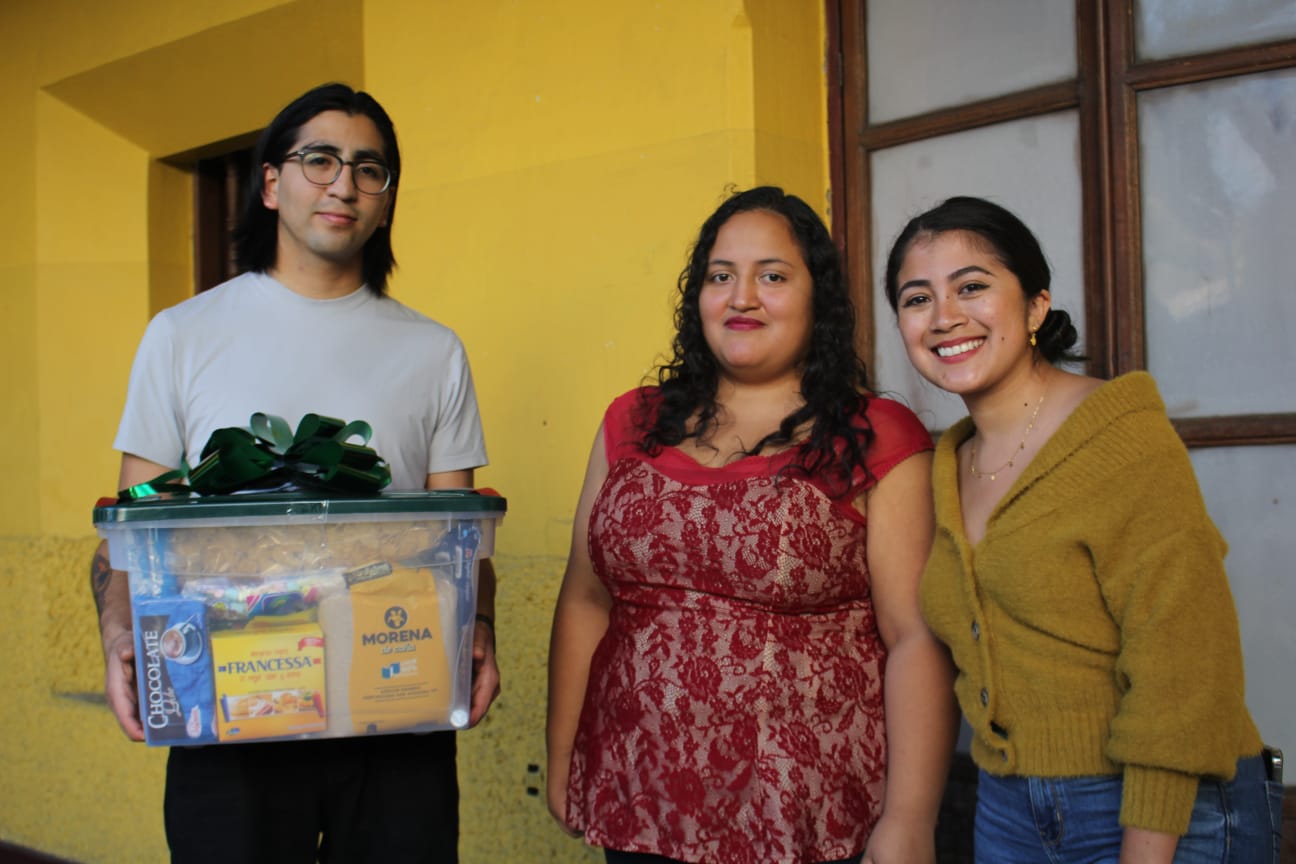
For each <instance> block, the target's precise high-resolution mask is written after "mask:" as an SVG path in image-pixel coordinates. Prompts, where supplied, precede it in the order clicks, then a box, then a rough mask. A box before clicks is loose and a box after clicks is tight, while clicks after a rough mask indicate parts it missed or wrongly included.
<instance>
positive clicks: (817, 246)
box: [640, 186, 873, 495]
mask: <svg viewBox="0 0 1296 864" xmlns="http://www.w3.org/2000/svg"><path fill="white" fill-rule="evenodd" d="M752 210H765V211H768V212H770V213H774V214H777V215H779V216H781V217H783V219H785V220H786V221H787V223H788V226H789V227H790V228H791V229H792V235H793V236H794V237H795V238H796V241H797V245H798V246H799V247H800V249H801V256H802V258H804V259H805V263H806V267H807V269H809V271H810V276H811V278H812V280H813V286H814V287H813V301H812V331H811V338H810V349H809V353H808V354H807V355H806V357H805V360H804V363H803V366H802V371H801V395H802V397H803V398H804V399H805V405H804V406H802V407H801V408H799V409H798V410H796V411H794V412H793V413H791V414H789V415H788V416H786V417H784V418H783V420H782V422H781V423H780V424H779V427H778V429H776V430H774V431H773V432H771V433H770V434H768V435H766V436H765V437H764V438H762V439H761V440H760V441H758V442H757V443H756V445H755V446H754V447H752V449H751V450H749V451H747V453H748V455H751V454H755V453H760V452H761V451H762V450H764V449H765V448H766V447H781V446H785V445H788V444H791V443H792V442H793V439H794V437H795V436H796V431H797V429H798V428H799V427H801V426H802V425H803V424H805V423H807V422H809V423H810V424H811V425H810V431H809V435H808V437H807V438H806V440H805V441H804V443H803V446H801V448H800V449H799V454H798V455H799V458H798V459H797V460H796V462H795V463H794V465H793V466H792V468H793V470H795V471H797V472H798V473H801V474H804V475H805V476H816V477H821V478H823V479H824V480H825V481H826V482H827V483H828V486H829V488H830V489H831V490H832V491H833V493H834V494H840V495H844V494H846V493H847V492H848V491H849V490H850V488H851V478H852V477H853V476H854V474H855V471H856V470H857V469H862V470H863V471H864V472H865V476H867V471H868V469H867V468H865V464H864V454H865V451H866V450H867V449H868V445H869V443H870V442H871V440H872V437H873V432H872V428H871V427H870V426H868V424H867V421H865V422H864V424H863V426H862V427H861V425H860V424H859V421H858V420H857V418H861V417H862V416H863V414H864V410H865V408H866V406H867V405H868V374H867V370H866V369H865V366H864V361H863V360H861V359H860V357H859V355H858V354H856V352H855V306H854V304H853V303H851V299H850V294H849V292H848V290H847V287H846V281H845V278H844V276H843V272H842V266H841V257H840V255H839V254H838V252H837V247H836V245H834V244H833V241H832V237H831V236H829V234H828V229H827V228H826V227H824V224H823V222H822V221H821V220H820V218H819V216H818V215H817V214H816V213H815V212H814V210H812V209H810V207H809V205H807V204H806V203H805V202H804V201H802V200H801V199H800V198H798V197H796V196H795V195H788V194H787V193H785V192H784V191H783V190H782V189H780V188H778V187H775V186H760V187H758V188H755V189H749V190H747V191H746V192H737V193H734V194H733V195H731V196H730V197H729V198H728V199H727V200H726V201H725V202H724V203H723V204H721V205H720V207H719V209H717V210H716V211H715V212H714V213H712V214H711V216H710V218H708V219H707V220H706V222H704V223H703V224H702V229H701V231H699V232H698V236H697V240H696V241H695V242H694V243H693V247H692V249H691V251H690V253H689V259H688V264H687V265H686V266H685V268H684V270H683V272H681V273H680V276H679V292H680V293H679V302H678V304H677V305H676V307H675V339H674V342H673V345H672V348H673V353H674V356H673V358H672V359H671V360H670V361H669V362H667V363H664V364H662V365H661V366H659V367H658V369H657V381H658V384H659V398H658V399H657V400H656V402H655V404H654V405H653V406H652V407H651V408H650V407H649V406H648V405H647V403H646V401H645V403H644V404H643V405H642V406H641V414H640V416H641V417H645V418H646V417H652V416H654V412H655V420H654V421H653V422H652V425H651V426H648V425H647V424H646V423H645V424H644V426H645V427H646V428H645V429H644V433H643V437H642V439H641V440H640V446H641V447H642V448H643V449H644V450H645V451H646V452H649V453H657V452H659V451H660V450H661V448H662V447H674V446H676V445H678V444H680V443H681V442H683V441H684V440H685V439H688V438H693V439H696V440H697V441H699V442H706V441H707V439H708V437H709V435H710V434H711V433H712V432H714V431H715V426H716V411H717V405H716V401H715V397H716V389H717V386H718V385H719V380H720V367H719V364H718V363H717V362H716V359H715V355H713V354H712V353H711V349H710V348H709V347H708V346H707V343H706V338H705V336H704V335H703V332H702V316H701V312H700V310H699V308H698V299H699V295H700V294H701V292H702V286H703V284H704V282H705V280H706V273H707V263H708V260H709V259H710V256H711V249H712V248H713V247H714V246H715V242H716V236H717V235H718V234H719V233H720V228H721V227H722V226H723V225H724V224H725V223H726V222H728V221H729V220H730V219H731V218H732V217H733V216H735V215H737V214H738V213H745V212H748V211H752ZM690 422H691V425H690Z"/></svg>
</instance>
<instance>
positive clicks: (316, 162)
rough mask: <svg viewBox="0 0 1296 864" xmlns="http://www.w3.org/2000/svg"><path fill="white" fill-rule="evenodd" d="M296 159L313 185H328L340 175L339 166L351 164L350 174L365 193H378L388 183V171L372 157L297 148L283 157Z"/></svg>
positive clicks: (384, 188) (340, 167)
mask: <svg viewBox="0 0 1296 864" xmlns="http://www.w3.org/2000/svg"><path fill="white" fill-rule="evenodd" d="M289 159H297V160H299V161H300V162H301V167H302V174H303V175H304V176H305V177H306V179H307V180H309V181H310V182H312V183H314V184H315V185H316V186H332V185H333V183H334V182H335V181H336V180H337V178H338V177H340V176H341V175H342V166H343V165H350V166H351V177H352V179H353V180H354V181H355V185H356V188H357V189H359V190H360V191H361V192H363V193H365V194H366V195H381V194H382V193H384V192H386V191H387V187H389V186H391V182H392V172H391V169H390V168H388V167H387V166H386V165H384V164H383V163H381V162H376V161H374V160H372V159H356V160H355V161H348V160H346V159H343V158H342V157H340V156H337V155H335V154H333V153H330V152H328V151H327V150H298V151H296V152H295V153H289V154H288V155H286V156H284V161H285V162H286V161H288V160H289Z"/></svg>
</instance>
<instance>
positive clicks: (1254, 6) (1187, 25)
mask: <svg viewBox="0 0 1296 864" xmlns="http://www.w3.org/2000/svg"><path fill="white" fill-rule="evenodd" d="M1136 5H1137V7H1138V11H1137V12H1136V15H1135V28H1136V30H1137V31H1138V35H1137V52H1138V57H1139V59H1140V60H1156V59H1158V58H1161V57H1173V56H1176V55H1179V54H1194V53H1198V52H1202V51H1213V50H1215V49H1217V48H1230V47H1233V46H1235V45H1245V44H1252V43H1256V42H1269V41H1272V40H1275V39H1286V38H1290V37H1292V36H1296V3H1293V2H1292V0H1139V2H1138V3H1137V4H1136Z"/></svg>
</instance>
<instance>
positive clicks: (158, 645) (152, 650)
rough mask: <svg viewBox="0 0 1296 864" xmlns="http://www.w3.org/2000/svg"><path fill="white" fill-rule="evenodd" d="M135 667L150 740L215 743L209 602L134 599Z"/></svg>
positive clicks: (184, 598) (161, 598) (169, 598)
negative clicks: (208, 616) (208, 615)
mask: <svg viewBox="0 0 1296 864" xmlns="http://www.w3.org/2000/svg"><path fill="white" fill-rule="evenodd" d="M135 655H136V656H135V668H136V675H137V676H138V677H139V700H140V717H141V719H142V720H143V721H144V737H145V739H146V740H147V741H148V743H150V744H162V745H167V744H214V743H215V742H216V698H215V685H214V679H213V677H212V659H211V645H210V643H209V642H208V640H207V606H206V604H205V603H203V601H201V600H192V599H189V598H186V597H160V598H156V599H148V600H139V599H137V600H136V604H135Z"/></svg>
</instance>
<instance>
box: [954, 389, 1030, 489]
mask: <svg viewBox="0 0 1296 864" xmlns="http://www.w3.org/2000/svg"><path fill="white" fill-rule="evenodd" d="M1045 392H1048V391H1045ZM1043 404H1044V393H1041V394H1040V398H1039V401H1038V402H1036V403H1035V411H1034V412H1033V413H1032V414H1031V418H1030V422H1029V423H1027V424H1026V431H1025V432H1023V433H1022V437H1021V441H1020V442H1019V443H1018V444H1017V449H1015V450H1013V454H1012V456H1011V457H1010V458H1009V459H1008V461H1007V462H1005V463H1004V464H1002V465H1000V466H999V467H998V468H996V469H994V470H993V471H980V470H978V469H977V467H976V442H975V441H973V442H972V453H971V454H970V458H969V459H968V470H970V471H971V472H972V476H973V477H975V478H977V479H978V480H993V479H995V477H997V476H998V475H999V473H1000V472H1001V471H1006V470H1008V469H1009V468H1011V467H1013V461H1014V460H1015V459H1016V458H1017V454H1019V453H1021V451H1023V450H1025V449H1026V439H1027V438H1029V437H1030V433H1031V430H1032V429H1034V428H1035V418H1036V417H1038V416H1039V412H1040V406H1041V405H1043Z"/></svg>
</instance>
